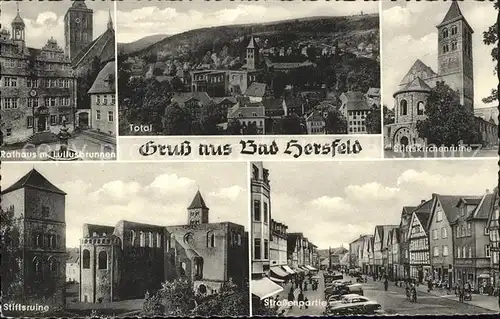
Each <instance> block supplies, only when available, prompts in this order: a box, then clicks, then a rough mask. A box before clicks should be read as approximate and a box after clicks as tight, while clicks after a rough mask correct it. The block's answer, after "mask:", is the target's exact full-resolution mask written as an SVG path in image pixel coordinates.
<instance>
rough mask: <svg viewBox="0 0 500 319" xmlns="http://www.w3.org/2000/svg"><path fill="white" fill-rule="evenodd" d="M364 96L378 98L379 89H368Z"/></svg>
mask: <svg viewBox="0 0 500 319" xmlns="http://www.w3.org/2000/svg"><path fill="white" fill-rule="evenodd" d="M366 94H367V95H377V96H380V89H379V88H369V89H368V91H366Z"/></svg>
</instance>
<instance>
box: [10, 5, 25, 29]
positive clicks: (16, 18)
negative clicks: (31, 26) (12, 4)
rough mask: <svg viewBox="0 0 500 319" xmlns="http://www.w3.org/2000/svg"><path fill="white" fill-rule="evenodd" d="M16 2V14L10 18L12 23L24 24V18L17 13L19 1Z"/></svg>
mask: <svg viewBox="0 0 500 319" xmlns="http://www.w3.org/2000/svg"><path fill="white" fill-rule="evenodd" d="M16 4H17V14H16V17H15V18H14V20H12V24H20V25H23V26H24V20H23V18H21V15H20V14H19V3H16Z"/></svg>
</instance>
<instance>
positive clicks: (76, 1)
mask: <svg viewBox="0 0 500 319" xmlns="http://www.w3.org/2000/svg"><path fill="white" fill-rule="evenodd" d="M80 8H81V9H87V5H86V4H85V0H73V4H72V5H71V9H80Z"/></svg>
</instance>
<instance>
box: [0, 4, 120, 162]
mask: <svg viewBox="0 0 500 319" xmlns="http://www.w3.org/2000/svg"><path fill="white" fill-rule="evenodd" d="M0 5H1V14H0V23H1V24H0V101H1V110H0V116H1V117H0V119H1V121H0V142H1V147H0V159H1V160H3V161H96V160H97V161H100V160H116V132H117V122H118V120H117V111H116V109H117V107H116V105H117V103H116V67H115V57H116V48H115V47H116V46H115V29H114V20H115V3H113V2H110V1H105V2H104V1H100V2H97V1H95V2H94V1H69V0H63V1H58V2H46V1H44V2H26V1H10V2H2V3H1V4H0Z"/></svg>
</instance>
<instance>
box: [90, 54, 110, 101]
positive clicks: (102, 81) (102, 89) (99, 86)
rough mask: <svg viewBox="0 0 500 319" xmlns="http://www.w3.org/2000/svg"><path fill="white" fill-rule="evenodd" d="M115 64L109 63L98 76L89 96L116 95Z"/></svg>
mask: <svg viewBox="0 0 500 319" xmlns="http://www.w3.org/2000/svg"><path fill="white" fill-rule="evenodd" d="M115 79H116V74H115V63H114V61H111V62H108V63H107V64H106V65H105V66H104V68H102V70H101V71H99V74H98V75H97V77H96V79H95V81H94V83H93V84H92V87H91V88H90V90H89V92H88V93H89V94H101V93H115V88H116V87H115Z"/></svg>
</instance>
